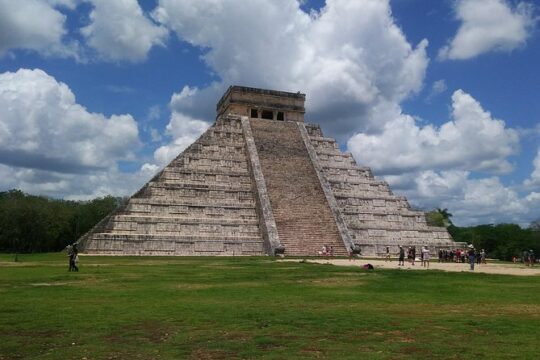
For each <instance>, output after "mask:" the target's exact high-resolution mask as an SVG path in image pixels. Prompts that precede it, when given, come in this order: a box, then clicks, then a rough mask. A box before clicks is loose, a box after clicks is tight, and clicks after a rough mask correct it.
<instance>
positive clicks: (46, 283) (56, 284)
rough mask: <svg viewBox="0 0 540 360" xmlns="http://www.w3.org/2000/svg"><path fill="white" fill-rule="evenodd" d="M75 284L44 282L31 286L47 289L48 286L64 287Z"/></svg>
mask: <svg viewBox="0 0 540 360" xmlns="http://www.w3.org/2000/svg"><path fill="white" fill-rule="evenodd" d="M72 284H73V282H61V281H58V282H42V283H33V284H29V285H30V286H36V287H47V286H64V285H72Z"/></svg>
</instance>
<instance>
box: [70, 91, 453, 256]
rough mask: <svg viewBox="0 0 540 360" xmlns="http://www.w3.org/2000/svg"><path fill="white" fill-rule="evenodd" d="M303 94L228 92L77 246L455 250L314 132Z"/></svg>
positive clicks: (139, 250) (91, 250)
mask: <svg viewBox="0 0 540 360" xmlns="http://www.w3.org/2000/svg"><path fill="white" fill-rule="evenodd" d="M304 102H305V95H304V94H301V93H288V92H282V91H273V90H263V89H255V88H247V87H241V86H231V87H230V88H229V89H228V90H227V92H226V93H225V94H224V95H223V97H222V98H221V100H220V101H219V102H218V104H217V113H218V116H217V120H216V122H215V123H214V124H213V125H212V126H211V127H210V128H209V129H208V130H207V131H206V132H205V133H204V134H203V135H201V137H200V138H199V139H198V140H196V141H195V142H194V143H193V144H192V145H190V146H189V147H188V148H187V149H186V150H185V151H184V152H182V153H181V154H180V155H178V157H177V158H176V159H174V160H173V161H172V162H171V163H170V164H169V165H167V166H166V167H165V168H164V169H163V170H162V171H161V172H160V173H158V174H157V175H156V176H154V178H153V179H152V180H150V181H149V182H148V183H147V184H146V185H145V186H144V187H143V188H142V189H141V190H140V191H138V192H137V193H136V194H135V195H133V196H132V197H131V198H130V199H129V200H128V201H127V203H126V204H125V205H124V206H122V207H121V208H119V209H117V210H116V211H114V212H113V213H112V214H110V215H108V216H107V217H106V218H104V219H103V220H102V221H101V222H100V223H98V224H97V225H96V226H95V227H94V228H93V229H92V230H90V231H89V232H88V233H87V234H85V235H84V236H82V237H81V238H80V239H79V240H78V242H77V243H78V246H79V249H80V251H82V252H84V253H87V254H96V255H178V256H217V255H227V256H229V255H276V254H283V255H289V256H317V255H320V254H321V253H322V252H323V248H324V249H325V251H326V252H330V251H331V252H332V255H337V256H340V255H347V254H348V253H349V252H354V253H361V254H362V255H370V256H378V255H382V254H383V253H385V252H386V247H390V249H391V252H392V253H393V254H394V253H397V252H398V246H399V245H402V246H407V247H408V246H417V247H418V246H428V247H429V248H430V249H431V250H432V251H437V250H438V249H441V248H455V247H459V246H461V245H462V244H460V243H455V242H454V241H453V240H452V238H451V236H450V235H449V233H448V232H447V230H446V229H445V228H439V227H430V226H428V225H427V223H426V220H425V214H424V213H423V212H419V211H415V210H412V209H411V208H410V206H409V204H408V202H407V200H406V199H405V198H404V197H401V196H396V195H394V194H393V193H392V191H391V190H390V188H389V186H388V184H387V183H386V182H384V181H379V180H377V179H375V178H374V177H373V175H372V173H371V171H370V169H369V168H366V167H360V166H358V165H357V164H356V162H355V160H354V158H353V157H352V155H351V154H350V153H343V152H341V151H340V150H339V147H338V145H337V144H336V141H335V140H334V139H332V138H327V137H324V136H323V134H322V132H321V129H320V128H319V126H317V125H312V124H306V123H304V112H305V110H304Z"/></svg>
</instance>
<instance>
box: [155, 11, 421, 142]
mask: <svg viewBox="0 0 540 360" xmlns="http://www.w3.org/2000/svg"><path fill="white" fill-rule="evenodd" d="M153 17H154V18H155V19H156V20H158V21H159V22H161V23H162V24H164V25H165V26H167V27H168V28H170V29H171V30H173V31H174V32H175V33H176V35H177V36H178V37H179V38H180V39H182V40H185V41H187V42H189V43H190V44H192V45H194V46H198V47H201V48H205V49H207V51H206V52H205V55H204V56H203V58H204V61H205V62H206V63H207V64H208V65H209V66H210V67H211V68H212V70H213V71H215V72H216V74H217V76H219V78H220V79H221V80H220V81H219V82H215V83H213V84H211V85H210V86H208V87H206V88H204V89H201V90H199V91H197V92H194V93H192V94H188V95H186V96H185V97H184V98H183V99H182V100H179V101H177V102H175V104H174V110H175V111H176V112H179V113H184V114H186V115H187V116H190V117H193V118H196V119H205V120H207V119H208V120H209V119H212V118H213V109H214V105H215V103H216V102H217V100H218V99H219V97H220V96H221V94H222V93H223V91H224V90H225V89H226V87H227V86H229V85H230V84H240V85H248V86H255V87H263V88H272V89H280V90H286V91H293V92H296V91H298V90H301V91H303V92H306V93H307V104H306V106H307V109H308V120H309V121H315V122H321V123H322V124H323V126H325V127H326V128H330V130H331V131H330V133H331V134H333V135H345V134H347V133H348V132H350V131H351V130H353V129H354V130H360V129H366V128H379V127H381V125H382V124H383V123H384V122H386V121H388V119H387V118H386V117H385V116H381V115H380V112H381V111H382V112H383V113H384V112H385V109H387V108H388V107H392V106H395V105H396V104H397V103H399V101H401V100H403V99H404V98H405V97H407V96H409V95H410V94H411V93H414V92H416V91H418V90H419V89H420V88H421V85H422V81H423V79H424V75H425V70H426V67H427V64H428V59H427V56H426V51H425V48H426V46H427V41H425V40H424V41H422V42H421V43H420V44H419V45H418V46H417V47H416V48H413V47H412V46H411V45H410V44H409V43H408V42H407V40H406V39H405V36H404V35H403V33H402V31H401V30H400V29H399V27H397V26H396V25H395V23H394V21H393V18H392V16H391V10H390V5H389V2H388V1H387V0H358V1H346V0H328V1H327V2H326V6H325V7H324V8H323V9H322V10H321V12H320V13H316V14H312V15H311V16H310V15H308V14H306V13H305V12H303V11H302V10H301V9H300V8H299V3H298V2H297V1H295V0H284V1H280V2H273V1H262V0H258V1H243V0H231V1H229V2H227V3H224V2H218V1H213V0H188V1H182V2H178V1H172V0H160V1H159V6H158V7H157V8H156V10H155V11H154V12H153ZM201 109H205V110H201Z"/></svg>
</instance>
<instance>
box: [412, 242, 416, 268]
mask: <svg viewBox="0 0 540 360" xmlns="http://www.w3.org/2000/svg"><path fill="white" fill-rule="evenodd" d="M415 260H416V246H413V247H412V249H411V263H412V265H413V266H414V261H415Z"/></svg>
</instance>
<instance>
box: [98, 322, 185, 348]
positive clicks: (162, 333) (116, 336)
mask: <svg viewBox="0 0 540 360" xmlns="http://www.w3.org/2000/svg"><path fill="white" fill-rule="evenodd" d="M175 334H176V332H175V331H174V329H173V328H172V327H170V326H169V325H166V324H163V323H161V322H159V321H144V322H140V323H135V324H130V325H124V326H121V327H120V328H119V329H118V330H116V331H114V332H113V333H112V334H110V335H108V336H107V337H106V338H105V339H106V340H107V341H108V342H111V343H139V342H145V343H152V344H160V343H164V342H166V341H167V340H169V339H170V338H171V336H173V335H175Z"/></svg>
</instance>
